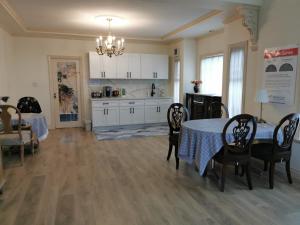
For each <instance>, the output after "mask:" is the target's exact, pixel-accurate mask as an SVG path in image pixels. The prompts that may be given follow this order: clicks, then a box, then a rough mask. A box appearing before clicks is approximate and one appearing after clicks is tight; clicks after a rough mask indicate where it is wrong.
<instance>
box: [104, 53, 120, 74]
mask: <svg viewBox="0 0 300 225" xmlns="http://www.w3.org/2000/svg"><path fill="white" fill-rule="evenodd" d="M102 57H103V67H104V70H103V71H104V79H115V78H117V61H116V57H113V56H112V57H111V58H110V57H108V56H102Z"/></svg>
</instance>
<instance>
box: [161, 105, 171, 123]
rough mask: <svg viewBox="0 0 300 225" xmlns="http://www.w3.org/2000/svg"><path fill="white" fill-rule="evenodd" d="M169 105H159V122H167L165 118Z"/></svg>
mask: <svg viewBox="0 0 300 225" xmlns="http://www.w3.org/2000/svg"><path fill="white" fill-rule="evenodd" d="M169 107H170V105H169V104H163V105H160V106H159V122H161V123H163V122H168V119H167V113H168V109H169Z"/></svg>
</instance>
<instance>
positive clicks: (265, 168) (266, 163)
mask: <svg viewBox="0 0 300 225" xmlns="http://www.w3.org/2000/svg"><path fill="white" fill-rule="evenodd" d="M264 171H268V161H267V160H265V161H264Z"/></svg>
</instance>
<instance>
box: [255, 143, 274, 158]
mask: <svg viewBox="0 0 300 225" xmlns="http://www.w3.org/2000/svg"><path fill="white" fill-rule="evenodd" d="M272 148H273V144H272V143H259V144H254V145H252V148H251V156H252V157H254V158H259V159H266V158H269V157H270V156H271V155H272Z"/></svg>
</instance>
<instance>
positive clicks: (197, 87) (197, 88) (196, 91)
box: [194, 85, 199, 93]
mask: <svg viewBox="0 0 300 225" xmlns="http://www.w3.org/2000/svg"><path fill="white" fill-rule="evenodd" d="M194 92H195V93H198V92H199V86H198V85H195V86H194Z"/></svg>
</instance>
